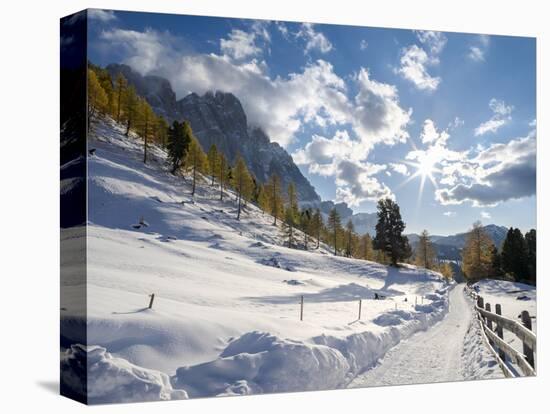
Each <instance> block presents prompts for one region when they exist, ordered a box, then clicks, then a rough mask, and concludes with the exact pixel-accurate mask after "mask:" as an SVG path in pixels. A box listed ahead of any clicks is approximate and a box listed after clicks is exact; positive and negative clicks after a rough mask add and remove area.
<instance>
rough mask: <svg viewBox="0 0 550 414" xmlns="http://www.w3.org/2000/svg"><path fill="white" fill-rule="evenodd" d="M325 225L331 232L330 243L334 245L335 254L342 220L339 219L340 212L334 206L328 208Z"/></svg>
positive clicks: (335, 253)
mask: <svg viewBox="0 0 550 414" xmlns="http://www.w3.org/2000/svg"><path fill="white" fill-rule="evenodd" d="M327 227H328V230H329V232H330V234H331V244H332V245H333V247H334V255H335V256H336V255H337V254H338V238H339V236H340V232H341V231H342V222H341V219H340V214H339V213H338V211H337V210H336V208H335V207H333V208H332V209H331V210H330V213H329V215H328V222H327Z"/></svg>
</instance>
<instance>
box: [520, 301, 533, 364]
mask: <svg viewBox="0 0 550 414" xmlns="http://www.w3.org/2000/svg"><path fill="white" fill-rule="evenodd" d="M521 323H523V326H525V327H526V328H527V329H529V330H530V331H531V330H533V326H532V325H531V316H529V312H527V311H526V310H525V311H523V312H521ZM523 354H524V355H525V359H526V360H527V362H529V365H531V366H532V367H533V369H534V368H535V356H534V354H533V349H532V348H531V347H530V346H529V345H527V344H526V343H525V342H524V343H523Z"/></svg>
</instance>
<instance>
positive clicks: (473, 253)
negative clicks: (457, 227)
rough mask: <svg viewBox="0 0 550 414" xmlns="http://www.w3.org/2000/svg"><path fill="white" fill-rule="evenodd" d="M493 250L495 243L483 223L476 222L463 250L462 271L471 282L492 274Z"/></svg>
mask: <svg viewBox="0 0 550 414" xmlns="http://www.w3.org/2000/svg"><path fill="white" fill-rule="evenodd" d="M492 249H493V241H492V240H491V238H490V237H489V235H488V234H487V233H486V231H485V230H484V229H483V226H482V225H481V223H480V222H479V221H477V222H475V223H474V224H473V226H472V229H471V230H470V232H469V233H468V234H467V236H466V244H465V246H464V248H463V249H462V271H463V272H464V275H465V276H466V277H467V278H468V279H469V280H478V279H481V278H484V277H487V276H488V275H489V274H490V271H491V251H492Z"/></svg>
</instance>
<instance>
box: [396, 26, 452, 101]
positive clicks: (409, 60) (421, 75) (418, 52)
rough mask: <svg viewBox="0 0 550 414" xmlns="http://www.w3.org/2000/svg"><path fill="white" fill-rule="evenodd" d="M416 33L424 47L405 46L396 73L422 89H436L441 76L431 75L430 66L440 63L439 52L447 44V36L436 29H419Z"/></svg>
mask: <svg viewBox="0 0 550 414" xmlns="http://www.w3.org/2000/svg"><path fill="white" fill-rule="evenodd" d="M415 33H416V37H417V39H418V41H419V42H420V43H421V44H422V45H423V48H422V47H419V46H418V45H410V46H409V47H406V48H404V49H403V50H402V52H401V58H400V67H399V68H398V69H397V70H396V73H399V74H400V75H401V76H402V77H403V78H404V79H407V80H408V81H410V82H412V83H413V84H414V85H415V86H416V87H417V88H418V89H420V90H425V91H435V90H436V89H437V87H438V86H439V84H440V83H441V78H440V77H438V76H432V75H430V74H429V73H428V66H435V65H438V64H439V54H440V53H441V52H442V51H443V49H444V48H445V45H446V44H447V37H446V36H445V35H444V34H443V33H441V32H434V31H423V30H418V31H416V32H415Z"/></svg>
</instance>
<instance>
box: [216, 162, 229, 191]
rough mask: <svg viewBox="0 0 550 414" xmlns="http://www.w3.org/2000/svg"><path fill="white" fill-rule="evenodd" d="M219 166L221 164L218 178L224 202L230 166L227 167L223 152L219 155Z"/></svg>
mask: <svg viewBox="0 0 550 414" xmlns="http://www.w3.org/2000/svg"><path fill="white" fill-rule="evenodd" d="M218 164H219V169H218V177H219V181H220V201H223V192H224V190H225V183H226V179H227V175H228V172H227V167H228V165H227V160H226V159H225V155H223V153H222V152H220V153H219V154H218Z"/></svg>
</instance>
